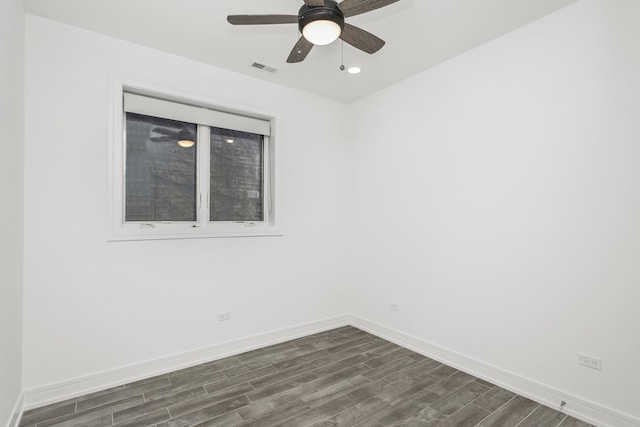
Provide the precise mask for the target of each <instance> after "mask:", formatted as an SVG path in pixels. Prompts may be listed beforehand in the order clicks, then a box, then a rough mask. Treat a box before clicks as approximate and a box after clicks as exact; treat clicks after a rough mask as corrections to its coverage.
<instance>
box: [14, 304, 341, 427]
mask: <svg viewBox="0 0 640 427" xmlns="http://www.w3.org/2000/svg"><path fill="white" fill-rule="evenodd" d="M348 324H349V317H348V316H336V317H331V318H327V319H322V320H318V321H315V322H310V323H305V324H302V325H297V326H293V327H288V328H283V329H279V330H276V331H270V332H266V333H262V334H258V335H253V336H249V337H245V338H240V339H236V340H232V341H227V342H223V343H220V344H215V345H212V346H208V347H204V348H199V349H195V350H191V351H186V352H183V353H178V354H174V355H171V356H166V357H161V358H158V359H154V360H148V361H146V362H141V363H135V364H132V365H129V366H123V367H120V368H116V369H112V370H109V371H105V372H99V373H95V374H92V375H87V376H83V377H79V378H75V379H72V380H68V381H64V382H61V383H57V384H51V385H48V386H44V387H38V388H34V389H30V390H26V391H25V392H24V393H23V396H24V405H21V408H22V406H24V409H25V410H28V409H32V408H37V407H40V406H45V405H49V404H52V403H56V402H61V401H63V400H67V399H72V398H74V397H78V396H82V395H85V394H88V393H92V392H95V391H99V390H104V389H106V388H109V387H115V386H118V385H122V384H126V383H130V382H133V381H137V380H141V379H145V378H150V377H153V376H156V375H162V374H165V373H167V372H171V371H175V370H178V369H182V368H187V367H190V366H195V365H199V364H201V363H205V362H210V361H213V360H217V359H222V358H224V357H228V356H233V355H236V354H240V353H244V352H245V351H250V350H255V349H257V348H261V347H266V346H268V345H272V344H278V343H280V342H284V341H288V340H292V339H295V338H300V337H303V336H307V335H311V334H315V333H318V332H322V331H326V330H329V329H333V328H337V327H340V326H345V325H348ZM20 412H22V411H20ZM9 427H17V426H11V425H10V426H9Z"/></svg>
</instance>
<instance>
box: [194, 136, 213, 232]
mask: <svg viewBox="0 0 640 427" xmlns="http://www.w3.org/2000/svg"><path fill="white" fill-rule="evenodd" d="M209 135H210V130H209V127H208V126H204V125H198V172H197V173H198V207H199V209H198V224H199V225H200V226H201V227H203V226H206V225H207V223H208V222H209V165H210V163H211V162H210V159H209V155H210V154H209V153H211V150H210V149H209V145H210V139H211V138H210V137H209Z"/></svg>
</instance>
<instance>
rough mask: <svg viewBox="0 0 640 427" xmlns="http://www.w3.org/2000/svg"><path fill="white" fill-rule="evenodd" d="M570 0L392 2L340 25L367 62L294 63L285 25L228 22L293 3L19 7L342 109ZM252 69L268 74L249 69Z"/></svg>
mask: <svg viewBox="0 0 640 427" xmlns="http://www.w3.org/2000/svg"><path fill="white" fill-rule="evenodd" d="M575 1H576V0H400V1H399V2H397V3H395V4H392V5H390V6H387V7H385V8H382V9H378V10H375V11H372V12H369V13H367V14H364V15H359V16H354V17H352V18H347V22H349V23H351V24H353V25H356V26H359V27H362V28H364V29H366V30H367V31H369V32H372V33H374V34H376V35H377V36H378V37H380V38H382V39H384V40H385V41H386V42H387V44H386V45H385V47H383V48H382V50H381V51H379V52H378V53H376V54H374V55H368V54H366V53H363V52H360V51H358V50H356V49H355V48H353V47H351V46H349V45H347V44H345V45H344V64H345V65H346V66H350V65H359V66H361V67H362V69H363V71H362V73H361V74H359V75H357V76H352V75H349V74H347V73H346V71H340V69H339V67H340V64H341V47H342V45H341V42H340V41H338V42H334V43H333V44H331V45H329V46H316V47H314V49H313V50H312V51H311V53H310V54H309V56H308V57H307V59H306V60H305V61H304V62H303V63H300V64H287V63H286V58H287V56H288V55H289V52H290V51H291V49H292V47H293V45H294V44H295V42H296V41H297V38H298V28H297V25H295V24H289V25H263V26H241V27H239V26H231V25H229V24H228V23H227V22H226V16H227V15H229V14H271V13H274V14H297V12H298V9H299V7H300V6H301V5H302V1H301V0H25V7H26V10H27V12H28V13H32V14H34V15H40V16H43V17H46V18H50V19H53V20H56V21H60V22H64V23H67V24H71V25H75V26H78V27H82V28H86V29H88V30H92V31H96V32H100V33H104V34H108V35H110V36H114V37H117V38H120V39H124V40H129V41H132V42H134V43H138V44H141V45H144V46H148V47H152V48H155V49H159V50H164V51H166V52H170V53H174V54H177V55H181V56H184V57H188V58H192V59H195V60H198V61H201V62H205V63H209V64H212V65H216V66H219V67H222V68H227V69H229V70H233V71H237V72H239V73H243V74H247V75H250V76H254V77H257V78H260V79H264V80H268V81H272V82H276V83H279V84H282V85H286V86H290V87H294V88H298V89H301V90H305V91H308V92H312V93H315V94H319V95H323V96H328V97H330V98H334V99H337V100H341V101H345V102H352V101H354V100H357V99H359V98H362V97H364V96H366V95H369V94H371V93H373V92H376V91H378V90H380V89H382V88H384V87H386V86H389V85H391V84H393V83H395V82H397V81H400V80H402V79H404V78H406V77H409V76H411V75H413V74H415V73H418V72H420V71H422V70H424V69H427V68H429V67H432V66H434V65H436V64H438V63H441V62H443V61H445V60H447V59H449V58H452V57H454V56H456V55H458V54H460V53H462V52H465V51H468V50H470V49H472V48H474V47H476V46H479V45H481V44H483V43H486V42H487V41H489V40H492V39H494V38H496V37H499V36H500V35H502V34H505V33H507V32H510V31H512V30H514V29H516V28H518V27H521V26H523V25H525V24H527V23H529V22H532V21H534V20H536V19H538V18H541V17H542V16H545V15H547V14H549V13H551V12H554V11H556V10H558V9H560V8H562V7H564V6H567V5H568V4H570V3H573V2H575ZM254 61H257V62H260V63H263V64H266V65H269V66H272V67H274V68H277V69H278V71H277V72H276V73H275V74H271V73H268V72H265V71H259V70H256V69H254V68H252V67H251V64H252V63H253V62H254Z"/></svg>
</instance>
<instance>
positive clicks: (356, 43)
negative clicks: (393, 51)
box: [340, 23, 385, 53]
mask: <svg viewBox="0 0 640 427" xmlns="http://www.w3.org/2000/svg"><path fill="white" fill-rule="evenodd" d="M340 38H341V39H342V40H344V41H345V42H347V43H349V44H350V45H351V46H353V47H355V48H358V49H360V50H362V51H364V52H367V53H376V52H377V51H379V50H380V49H382V46H384V43H385V41H384V40H382V39H381V38H379V37H376V36H374V35H373V34H371V33H370V32H368V31H365V30H363V29H362V28H358V27H355V26H353V25H350V24H346V23H345V24H344V30H342V34H340Z"/></svg>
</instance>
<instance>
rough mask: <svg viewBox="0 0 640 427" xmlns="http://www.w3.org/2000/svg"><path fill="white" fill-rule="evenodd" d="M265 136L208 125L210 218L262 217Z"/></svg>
mask: <svg viewBox="0 0 640 427" xmlns="http://www.w3.org/2000/svg"><path fill="white" fill-rule="evenodd" d="M263 143H264V137H263V136H262V135H256V134H253V133H247V132H240V131H233V130H229V129H220V128H211V176H210V189H211V199H210V200H211V210H210V214H209V215H210V217H209V219H210V220H211V221H262V220H263V206H264V204H263V182H262V178H263V149H262V146H263Z"/></svg>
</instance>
